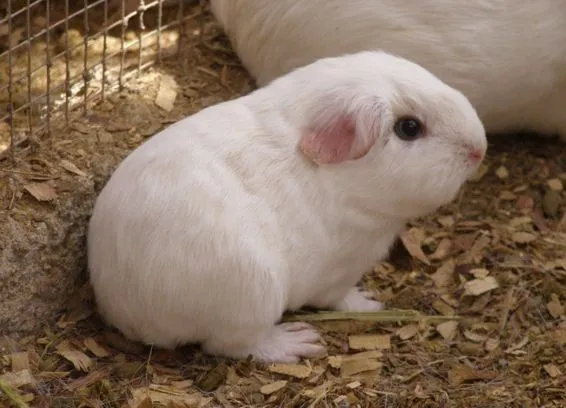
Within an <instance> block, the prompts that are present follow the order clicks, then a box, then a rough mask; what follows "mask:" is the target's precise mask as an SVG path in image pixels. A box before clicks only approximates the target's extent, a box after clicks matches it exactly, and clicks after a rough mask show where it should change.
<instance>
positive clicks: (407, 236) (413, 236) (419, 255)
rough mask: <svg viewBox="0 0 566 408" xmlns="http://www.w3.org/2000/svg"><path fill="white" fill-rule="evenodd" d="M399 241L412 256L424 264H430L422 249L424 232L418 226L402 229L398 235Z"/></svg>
mask: <svg viewBox="0 0 566 408" xmlns="http://www.w3.org/2000/svg"><path fill="white" fill-rule="evenodd" d="M400 238H401V242H403V245H404V246H405V248H406V249H407V251H408V252H409V254H411V256H412V257H413V258H416V259H418V260H419V261H421V262H423V263H424V264H426V265H430V261H429V260H428V258H427V256H426V255H425V253H424V252H423V250H422V247H421V245H422V242H423V240H424V238H425V233H424V231H423V230H421V229H420V228H411V229H409V230H408V231H404V232H403V233H401V235H400Z"/></svg>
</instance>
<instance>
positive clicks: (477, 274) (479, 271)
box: [470, 268, 489, 279]
mask: <svg viewBox="0 0 566 408" xmlns="http://www.w3.org/2000/svg"><path fill="white" fill-rule="evenodd" d="M470 273H471V274H472V275H473V276H474V278H477V279H485V278H487V277H488V275H489V271H488V270H487V269H483V268H476V269H471V270H470Z"/></svg>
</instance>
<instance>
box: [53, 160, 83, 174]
mask: <svg viewBox="0 0 566 408" xmlns="http://www.w3.org/2000/svg"><path fill="white" fill-rule="evenodd" d="M59 164H60V165H61V167H63V168H64V169H65V170H67V171H68V172H69V173H73V174H76V175H77V176H81V177H86V173H85V172H84V171H82V170H81V169H79V168H78V167H77V166H75V164H74V163H71V162H70V161H68V160H61V162H60V163H59Z"/></svg>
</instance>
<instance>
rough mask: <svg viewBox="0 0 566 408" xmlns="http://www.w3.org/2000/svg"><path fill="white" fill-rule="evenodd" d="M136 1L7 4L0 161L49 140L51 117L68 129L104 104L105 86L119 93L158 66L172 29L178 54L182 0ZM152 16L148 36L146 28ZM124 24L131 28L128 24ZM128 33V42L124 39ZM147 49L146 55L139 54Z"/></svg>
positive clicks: (0, 60)
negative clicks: (98, 43) (168, 9)
mask: <svg viewBox="0 0 566 408" xmlns="http://www.w3.org/2000/svg"><path fill="white" fill-rule="evenodd" d="M138 1H139V4H138V6H137V7H132V0H83V1H80V0H79V1H72V0H25V1H16V0H8V1H7V15H6V16H5V17H3V18H2V19H0V27H2V26H4V27H5V28H6V27H7V41H6V44H7V47H6V46H2V44H1V43H0V64H6V65H7V76H8V78H7V81H6V82H3V81H2V82H0V106H4V107H5V108H3V109H2V110H0V124H1V122H4V123H6V124H7V125H8V129H9V130H8V133H9V134H8V137H9V144H8V147H7V148H5V149H4V150H2V148H1V147H0V160H3V159H6V158H10V159H11V160H12V162H13V163H15V162H16V157H17V154H18V151H19V150H18V149H19V147H21V146H22V145H24V144H25V142H26V141H27V142H30V141H32V140H37V139H39V138H47V139H51V131H52V128H53V125H54V123H55V121H56V119H57V120H58V119H59V118H60V119H61V120H62V121H64V124H65V125H68V124H69V122H70V121H71V120H72V119H73V118H74V117H76V115H86V114H87V113H88V111H89V109H90V107H91V106H92V104H93V103H95V102H96V101H100V100H104V99H105V98H106V97H107V95H108V92H109V90H110V88H112V89H118V90H121V89H123V87H124V86H125V83H126V81H127V80H128V79H130V78H131V77H133V76H137V75H139V74H140V73H141V72H142V71H143V70H145V69H146V68H148V67H150V66H152V65H153V64H161V62H162V58H163V38H164V37H163V36H164V34H163V33H164V32H165V30H169V29H172V28H175V27H179V28H180V33H179V39H178V44H177V47H178V48H177V50H176V51H180V50H181V43H182V41H183V38H184V36H185V27H184V24H182V22H183V19H184V18H186V17H187V16H186V15H185V12H186V11H187V10H188V9H189V8H188V7H187V6H186V4H185V3H186V2H187V1H186V0H145V1H144V0H138ZM134 2H135V0H134ZM166 4H167V5H169V6H171V5H175V4H176V5H177V6H178V7H177V13H176V16H175V14H173V18H172V19H171V20H172V21H164V16H165V15H167V16H171V13H168V14H166V13H165V12H164V7H165V5H166ZM111 6H114V7H113V8H112V7H111ZM116 6H118V7H116ZM112 10H113V11H112ZM152 10H154V12H152V14H151V16H152V17H151V18H152V20H151V26H152V27H151V28H152V29H151V30H150V29H148V28H147V27H146V25H148V24H149V20H148V17H147V16H148V13H149V12H150V11H152ZM95 15H96V16H95ZM99 17H100V18H99ZM132 18H135V20H136V22H137V24H136V27H132V24H129V22H131V21H132ZM95 19H96V20H95ZM144 20H148V21H147V22H146V21H144ZM146 23H148V24H146ZM130 30H132V31H135V38H127V37H128V31H130ZM111 35H112V36H113V37H116V38H118V39H119V50H117V49H116V47H117V44H116V45H113V46H112V49H111V48H109V44H110V36H111ZM77 36H79V37H78V38H77ZM152 37H153V39H154V40H155V41H153V40H152V41H150V40H149V39H150V38H152ZM77 40H78V41H77ZM112 40H113V41H116V42H117V40H114V39H112ZM95 41H101V44H102V45H101V51H100V48H97V50H99V51H96V52H93V51H92V50H93V48H92V46H91V44H93V43H94V42H95ZM112 44H114V43H112ZM154 45H155V47H154ZM150 46H151V50H152V51H151V53H146V52H145V51H146V49H149V47H150ZM134 47H135V48H134ZM132 51H133V52H132ZM41 52H43V57H41V55H42V54H39V53H41ZM77 57H78V58H79V60H77ZM81 57H82V58H81ZM132 57H133V59H132ZM57 123H58V124H60V123H61V122H57ZM0 129H1V128H0ZM0 136H1V134H0ZM1 142H2V140H1V139H0V145H1Z"/></svg>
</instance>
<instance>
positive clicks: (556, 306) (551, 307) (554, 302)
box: [546, 293, 564, 319]
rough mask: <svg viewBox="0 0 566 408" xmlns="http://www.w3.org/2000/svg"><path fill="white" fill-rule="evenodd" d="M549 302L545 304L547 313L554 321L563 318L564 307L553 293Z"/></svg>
mask: <svg viewBox="0 0 566 408" xmlns="http://www.w3.org/2000/svg"><path fill="white" fill-rule="evenodd" d="M551 298H552V299H551V300H550V302H548V303H547V304H546V308H547V309H548V313H550V315H551V316H552V317H554V318H555V319H558V318H559V317H561V316H564V306H563V305H562V304H561V303H560V299H559V298H558V296H557V295H555V294H554V293H553V294H552V295H551Z"/></svg>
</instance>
